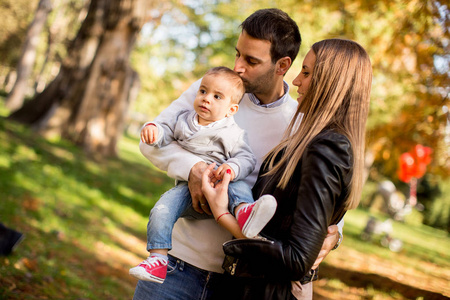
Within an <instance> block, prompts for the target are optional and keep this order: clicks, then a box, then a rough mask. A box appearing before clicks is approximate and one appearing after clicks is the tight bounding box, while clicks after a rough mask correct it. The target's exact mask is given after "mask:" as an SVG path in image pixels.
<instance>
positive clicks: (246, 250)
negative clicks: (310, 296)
mask: <svg viewBox="0 0 450 300" xmlns="http://www.w3.org/2000/svg"><path fill="white" fill-rule="evenodd" d="M223 251H224V253H225V259H224V261H223V264H222V268H223V269H224V270H225V273H227V274H229V275H231V276H236V277H245V278H254V279H258V278H261V279H269V280H276V281H283V280H287V281H290V279H289V278H288V277H287V275H288V274H287V272H286V270H284V269H283V266H284V259H283V249H282V245H281V243H279V242H274V241H271V240H267V239H234V240H230V241H227V242H225V243H224V244H223ZM317 279H318V269H316V270H310V271H309V272H308V274H306V275H305V276H304V277H303V278H302V279H301V280H300V282H301V283H302V284H305V283H308V282H311V281H315V280H317Z"/></svg>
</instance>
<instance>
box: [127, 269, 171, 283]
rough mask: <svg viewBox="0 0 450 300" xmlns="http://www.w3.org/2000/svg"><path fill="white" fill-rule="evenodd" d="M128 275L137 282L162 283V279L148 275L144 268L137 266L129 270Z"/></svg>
mask: <svg viewBox="0 0 450 300" xmlns="http://www.w3.org/2000/svg"><path fill="white" fill-rule="evenodd" d="M129 273H130V275H131V276H133V277H134V278H137V279H139V280H143V281H152V282H157V283H163V282H164V279H162V278H159V277H156V276H153V275H151V274H148V272H147V271H146V270H145V269H144V268H142V267H139V266H137V267H134V268H131V269H130V271H129Z"/></svg>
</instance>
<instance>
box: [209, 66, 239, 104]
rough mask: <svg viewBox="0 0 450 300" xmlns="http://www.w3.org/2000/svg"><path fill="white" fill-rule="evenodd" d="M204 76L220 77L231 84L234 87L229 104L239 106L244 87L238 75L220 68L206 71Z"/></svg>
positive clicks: (225, 68) (227, 69)
mask: <svg viewBox="0 0 450 300" xmlns="http://www.w3.org/2000/svg"><path fill="white" fill-rule="evenodd" d="M206 75H213V76H216V75H221V76H223V77H225V78H226V79H227V80H229V81H231V82H232V83H233V86H234V87H235V89H233V91H232V92H233V94H232V96H231V102H232V103H235V104H239V102H241V99H242V97H243V96H244V94H245V86H244V82H243V81H242V78H241V77H240V76H239V74H238V73H236V72H235V71H233V70H231V69H230V68H227V67H223V66H221V67H214V68H211V69H209V70H208V71H206V73H205V76H206Z"/></svg>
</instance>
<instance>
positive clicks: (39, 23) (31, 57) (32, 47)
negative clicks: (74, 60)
mask: <svg viewBox="0 0 450 300" xmlns="http://www.w3.org/2000/svg"><path fill="white" fill-rule="evenodd" d="M51 10H52V3H51V2H50V0H40V1H39V5H38V7H37V9H36V15H35V17H34V20H33V22H31V24H30V27H29V28H28V31H27V36H26V39H25V43H24V45H23V48H22V54H21V56H20V59H19V63H18V64H17V79H16V82H15V83H14V86H13V88H12V90H11V92H10V93H9V95H8V98H7V99H6V107H7V108H9V109H10V110H11V111H14V110H16V109H18V108H20V107H21V106H22V104H23V100H24V98H25V93H26V91H27V80H28V77H29V76H30V74H31V72H32V71H33V65H34V61H35V59H36V48H37V45H38V42H39V35H40V34H41V31H42V28H43V27H44V24H45V21H46V20H47V16H48V14H49V13H50V11H51Z"/></svg>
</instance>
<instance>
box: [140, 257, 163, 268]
mask: <svg viewBox="0 0 450 300" xmlns="http://www.w3.org/2000/svg"><path fill="white" fill-rule="evenodd" d="M142 263H143V264H146V265H148V266H150V267H156V266H157V265H159V264H161V265H163V266H165V265H167V260H165V259H164V258H162V257H157V256H149V257H147V259H146V260H144V261H143V262H142Z"/></svg>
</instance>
